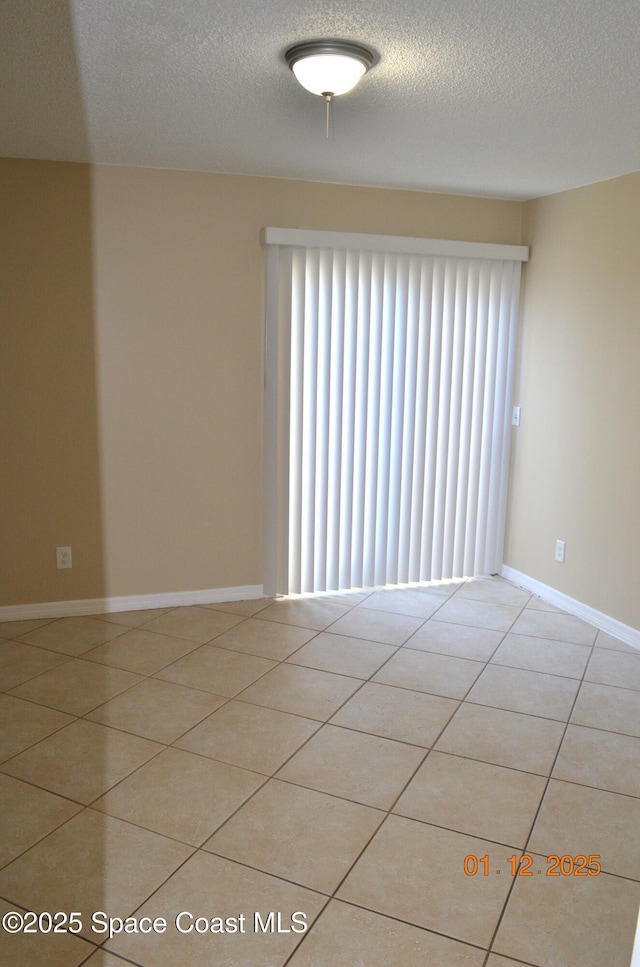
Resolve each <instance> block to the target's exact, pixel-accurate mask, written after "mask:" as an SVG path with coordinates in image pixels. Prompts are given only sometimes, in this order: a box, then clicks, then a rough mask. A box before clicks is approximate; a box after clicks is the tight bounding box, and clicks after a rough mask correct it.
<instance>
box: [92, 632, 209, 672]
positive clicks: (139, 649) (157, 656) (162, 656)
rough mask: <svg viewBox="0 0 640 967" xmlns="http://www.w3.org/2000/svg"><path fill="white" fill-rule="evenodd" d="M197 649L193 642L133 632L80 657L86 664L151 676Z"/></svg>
mask: <svg viewBox="0 0 640 967" xmlns="http://www.w3.org/2000/svg"><path fill="white" fill-rule="evenodd" d="M197 647H198V644H197V642H195V641H187V640H186V639H185V638H172V637H171V636H170V635H159V634H156V633H155V632H153V631H144V630H142V629H139V628H136V629H134V630H133V631H126V632H125V633H124V634H123V635H120V637H119V638H116V639H115V640H114V641H107V642H106V643H105V644H104V645H98V647H97V648H92V649H91V651H87V652H85V654H84V655H83V656H82V657H83V658H84V659H86V660H87V661H97V662H99V663H100V664H102V665H112V666H113V667H114V668H124V669H125V670H126V671H130V672H137V674H139V675H153V673H154V672H157V671H160V669H161V668H164V667H165V665H169V664H171V662H174V661H177V659H178V658H182V657H183V655H187V654H189V652H190V651H194V650H195V649H196V648H197Z"/></svg>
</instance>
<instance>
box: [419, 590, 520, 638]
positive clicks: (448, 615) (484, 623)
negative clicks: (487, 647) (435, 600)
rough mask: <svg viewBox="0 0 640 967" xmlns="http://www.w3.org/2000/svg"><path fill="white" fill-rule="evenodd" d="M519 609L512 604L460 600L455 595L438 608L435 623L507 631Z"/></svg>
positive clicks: (468, 599)
mask: <svg viewBox="0 0 640 967" xmlns="http://www.w3.org/2000/svg"><path fill="white" fill-rule="evenodd" d="M520 611H521V608H520V607H519V606H517V605H512V604H493V603H491V602H487V601H475V600H474V599H472V598H461V597H458V594H457V593H456V594H455V595H454V596H453V597H452V598H449V600H448V601H447V602H446V603H445V604H444V605H443V606H442V607H441V608H440V610H439V611H438V614H437V615H436V618H435V619H434V620H435V621H449V622H451V623H452V624H456V625H471V626H472V627H473V628H488V629H490V630H492V631H508V630H509V628H511V625H512V624H513V623H514V621H515V620H516V618H517V617H518V615H519V614H520Z"/></svg>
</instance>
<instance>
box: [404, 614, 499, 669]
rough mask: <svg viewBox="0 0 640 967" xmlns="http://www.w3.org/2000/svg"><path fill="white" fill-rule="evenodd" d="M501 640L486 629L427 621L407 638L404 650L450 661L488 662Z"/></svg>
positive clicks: (496, 632) (494, 633)
mask: <svg viewBox="0 0 640 967" xmlns="http://www.w3.org/2000/svg"><path fill="white" fill-rule="evenodd" d="M503 638H504V632H502V631H491V629H490V628H471V627H469V626H468V625H454V624H449V622H447V621H427V622H426V623H425V624H423V626H422V628H418V630H417V631H416V633H415V635H412V636H411V638H409V640H408V641H407V643H406V644H405V646H404V647H405V648H417V649H418V650H419V651H435V652H438V654H441V655H451V657H452V658H470V659H472V660H475V661H489V659H490V658H491V656H492V655H493V653H494V652H495V650H496V648H497V647H498V645H499V644H500V642H501V641H502V639H503Z"/></svg>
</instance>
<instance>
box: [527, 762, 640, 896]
mask: <svg viewBox="0 0 640 967" xmlns="http://www.w3.org/2000/svg"><path fill="white" fill-rule="evenodd" d="M527 848H528V849H529V850H532V851H533V852H534V853H541V854H544V855H546V856H549V855H551V854H553V853H555V854H556V855H559V856H564V855H569V856H574V857H575V856H579V855H583V856H587V857H588V856H590V855H592V854H599V857H600V858H599V862H600V864H601V866H602V869H603V870H604V872H605V873H614V874H616V875H618V876H625V877H628V878H629V879H634V880H640V799H634V798H632V797H631V796H621V795H619V794H618V793H613V792H604V791H603V790H601V789H590V788H588V787H587V786H576V785H574V784H573V783H571V782H558V781H556V780H555V779H552V780H551V782H550V783H549V788H548V789H547V792H546V794H545V797H544V800H543V802H542V807H541V809H540V812H539V814H538V818H537V820H536V824H535V826H534V828H533V833H532V835H531V839H530V840H529V843H528V844H527Z"/></svg>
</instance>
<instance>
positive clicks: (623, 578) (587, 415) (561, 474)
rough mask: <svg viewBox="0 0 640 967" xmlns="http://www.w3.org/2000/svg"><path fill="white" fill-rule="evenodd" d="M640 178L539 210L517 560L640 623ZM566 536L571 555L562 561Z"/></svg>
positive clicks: (563, 197) (528, 318)
mask: <svg viewBox="0 0 640 967" xmlns="http://www.w3.org/2000/svg"><path fill="white" fill-rule="evenodd" d="M639 216H640V173H639V174H634V175H628V176H626V177H623V178H618V179H615V180H614V181H609V182H604V183H602V184H597V185H592V186H590V187H587V188H581V189H578V190H575V191H569V192H564V193H562V194H559V195H553V196H550V197H547V198H542V199H539V200H537V201H533V202H530V203H528V204H527V205H526V206H525V222H524V238H523V241H524V242H526V243H528V244H529V245H530V246H531V260H530V262H529V264H528V265H527V266H526V269H525V275H524V289H523V291H524V310H523V316H522V325H521V340H520V354H519V359H520V362H519V377H518V391H517V400H516V402H517V403H519V404H520V405H521V406H522V424H521V426H520V428H519V429H518V430H515V431H514V450H513V452H512V480H511V495H510V504H509V515H508V527H507V544H506V554H505V561H506V563H507V564H508V565H510V566H511V567H514V568H516V569H517V570H519V571H522V572H524V573H525V574H527V575H529V576H530V577H533V578H536V579H537V580H539V581H542V582H543V583H544V584H547V585H550V586H551V587H553V588H556V589H558V590H560V591H562V592H563V593H565V594H568V595H569V596H571V597H573V598H576V599H577V600H579V601H582V602H584V603H586V604H588V605H590V606H591V607H593V608H596V609H597V610H599V611H602V612H604V613H605V614H608V615H611V616H612V617H614V618H617V619H618V620H619V621H622V622H624V623H626V624H629V625H631V626H632V627H635V628H640V592H639V591H638V579H639V577H640V510H639V503H640V429H639V424H640V366H639V363H640V221H639ZM556 538H560V539H562V540H565V541H566V542H567V548H566V561H565V563H564V564H558V563H556V562H555V561H554V549H555V541H556Z"/></svg>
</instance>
